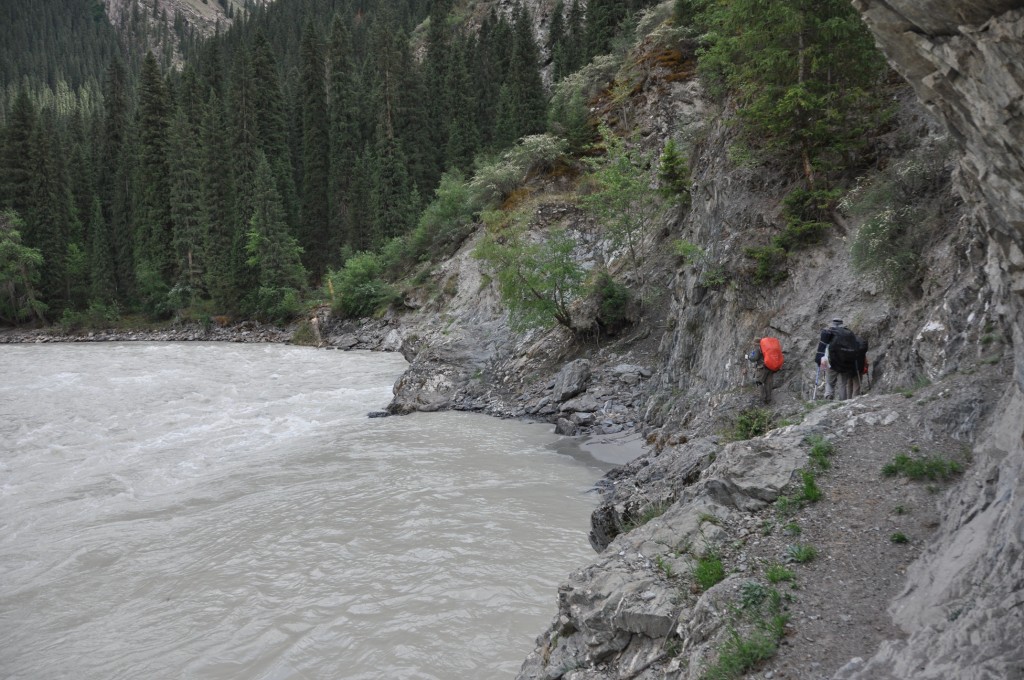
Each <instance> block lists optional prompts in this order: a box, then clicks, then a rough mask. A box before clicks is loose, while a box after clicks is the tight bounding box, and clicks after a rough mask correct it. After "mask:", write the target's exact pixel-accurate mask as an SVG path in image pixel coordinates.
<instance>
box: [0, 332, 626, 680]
mask: <svg viewBox="0 0 1024 680" xmlns="http://www.w3.org/2000/svg"><path fill="white" fill-rule="evenodd" d="M405 365H406V364H405V362H404V361H403V360H402V358H401V357H400V356H398V355H394V354H371V353H361V352H338V351H325V350H320V351H318V350H313V349H309V348H299V347H291V346H286V345H274V344H261V345H244V344H227V343H83V344H61V345H7V346H3V347H0V677H3V678H11V679H13V678H19V679H21V678H24V679H26V680H38V679H57V678H74V679H75V680H93V679H95V680H101V679H102V680H114V679H118V678H125V679H128V678H131V679H132V680H137V679H138V678H175V679H177V678H196V679H199V678H202V679H223V678H239V679H241V678H245V679H267V680H269V679H274V680H284V679H296V680H298V679H317V680H335V679H347V680H355V679H363V678H365V679H371V678H372V679H375V680H376V679H379V678H389V679H400V678H410V679H412V678H416V679H434V678H436V679H438V680H442V679H443V680H454V679H459V678H467V679H468V678H488V679H490V678H512V677H513V676H514V675H515V673H516V672H517V670H518V668H519V665H520V663H521V661H522V660H523V658H525V656H526V655H527V654H528V653H529V651H530V650H531V649H532V647H533V638H534V636H535V635H536V634H537V633H539V632H540V631H541V630H543V629H544V628H545V627H546V626H547V624H548V623H549V622H550V619H551V617H552V616H553V615H554V613H555V611H556V607H555V595H556V589H557V585H558V583H560V582H561V581H563V580H564V579H565V578H566V576H567V575H568V573H569V572H571V571H572V570H573V569H575V568H577V567H580V566H583V565H584V564H585V563H586V562H587V561H588V560H589V558H590V557H592V555H593V553H592V551H591V549H590V547H589V545H588V543H587V538H586V532H587V525H588V519H589V513H590V511H591V509H592V508H593V506H594V505H595V503H596V502H597V500H598V499H597V498H596V496H595V494H594V493H591V492H590V489H591V487H592V485H593V483H594V482H595V481H596V480H597V479H598V477H599V476H600V475H601V474H602V473H603V469H602V468H606V467H607V466H602V465H601V464H600V463H598V462H597V461H595V460H593V459H591V458H588V457H587V455H586V454H585V453H583V452H581V451H576V450H574V449H573V448H572V446H569V447H566V444H565V442H562V443H561V444H558V445H556V439H557V438H556V437H555V436H554V435H553V434H552V433H551V428H550V427H549V426H543V425H538V424H529V423H521V422H515V421H505V420H497V419H494V418H488V417H486V416H481V415H474V414H459V413H438V414H415V415H412V416H407V417H401V418H399V417H393V418H380V419H369V418H367V417H366V414H367V412H368V411H373V410H378V409H381V408H383V407H384V406H386V405H387V403H388V401H389V400H390V397H391V386H392V384H393V382H394V380H395V378H397V377H398V375H399V374H400V373H401V372H402V371H403V370H404V368H405ZM567 453H568V454H571V455H567Z"/></svg>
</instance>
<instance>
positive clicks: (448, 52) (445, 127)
mask: <svg viewBox="0 0 1024 680" xmlns="http://www.w3.org/2000/svg"><path fill="white" fill-rule="evenodd" d="M449 6H450V2H449V0H436V1H435V2H434V3H432V5H431V8H430V19H429V27H428V28H427V37H426V54H425V55H424V58H423V69H422V70H423V75H422V81H423V83H424V84H425V85H426V88H425V89H426V93H425V94H426V96H425V98H424V101H423V102H422V105H423V106H422V111H423V112H422V114H421V115H420V117H419V118H420V120H422V121H423V122H424V126H423V129H422V134H425V135H426V137H427V140H426V141H427V143H426V144H424V145H423V146H424V149H423V155H424V159H423V163H424V165H425V166H426V167H425V177H424V178H423V179H424V180H425V184H424V186H423V187H422V188H429V189H431V190H432V189H433V186H430V187H427V186H425V185H426V183H427V182H429V181H430V180H432V179H436V178H437V177H440V176H441V173H442V172H443V171H444V169H445V167H446V165H447V163H446V161H447V160H448V159H447V158H446V154H445V150H446V147H447V145H448V135H449V131H450V126H449V121H450V118H451V116H452V115H458V112H457V111H454V110H453V109H451V108H450V103H451V99H452V97H453V96H455V93H454V92H452V90H451V89H450V88H451V86H452V85H453V83H452V82H451V79H450V74H451V70H452V66H453V62H455V61H456V60H457V56H456V55H455V54H454V53H453V36H452V33H451V29H450V28H449V27H448V10H449ZM409 141H412V140H409Z"/></svg>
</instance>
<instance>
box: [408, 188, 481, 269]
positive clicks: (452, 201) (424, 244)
mask: <svg viewBox="0 0 1024 680" xmlns="http://www.w3.org/2000/svg"><path fill="white" fill-rule="evenodd" d="M477 207H478V206H476V204H475V202H474V196H473V192H472V191H471V190H470V187H469V184H467V183H466V181H465V180H464V178H463V177H462V175H461V174H460V173H459V172H458V171H452V172H446V173H445V174H444V175H442V176H441V183H440V184H439V185H438V187H437V190H436V191H435V192H434V200H433V201H431V202H430V204H429V205H428V206H427V207H426V208H425V209H424V210H423V213H422V214H421V215H420V219H419V221H418V222H417V224H416V228H415V229H414V230H413V231H412V233H411V234H410V235H409V238H408V241H409V246H408V250H409V257H410V259H411V260H413V261H414V262H416V261H421V260H439V259H443V258H446V257H449V256H451V255H452V254H453V253H454V252H455V251H456V250H457V249H458V247H459V246H460V245H461V244H462V242H463V241H464V240H465V239H466V237H467V236H469V235H470V234H471V233H472V232H473V215H474V213H475V211H476V209H477Z"/></svg>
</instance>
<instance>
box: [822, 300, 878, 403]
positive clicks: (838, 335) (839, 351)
mask: <svg viewBox="0 0 1024 680" xmlns="http://www.w3.org/2000/svg"><path fill="white" fill-rule="evenodd" d="M867 352H868V343H867V342H866V341H864V340H861V339H860V338H858V337H857V336H856V334H854V332H853V331H851V330H850V329H849V328H847V327H846V326H844V325H843V320H842V319H832V326H831V327H828V328H822V329H821V333H820V334H819V336H818V350H817V352H816V353H815V355H814V362H815V363H816V364H818V365H819V366H820V367H821V368H822V369H826V375H825V399H833V398H834V397H835V393H836V387H837V383H838V382H839V378H840V377H841V378H842V379H843V382H842V393H843V396H842V397H841V398H842V399H852V398H853V397H856V396H857V395H858V394H860V376H861V372H862V371H863V369H865V368H866V367H867Z"/></svg>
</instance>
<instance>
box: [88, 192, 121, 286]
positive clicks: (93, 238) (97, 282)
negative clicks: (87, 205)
mask: <svg viewBox="0 0 1024 680" xmlns="http://www.w3.org/2000/svg"><path fill="white" fill-rule="evenodd" d="M116 296H117V279H116V277H115V269H114V250H113V247H112V245H111V242H110V226H109V225H108V224H107V221H106V220H105V219H104V218H103V207H102V205H101V203H100V197H99V196H98V195H96V194H93V197H92V209H91V211H90V215H89V301H90V302H92V303H97V304H102V305H110V304H112V303H113V302H115V301H116Z"/></svg>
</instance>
